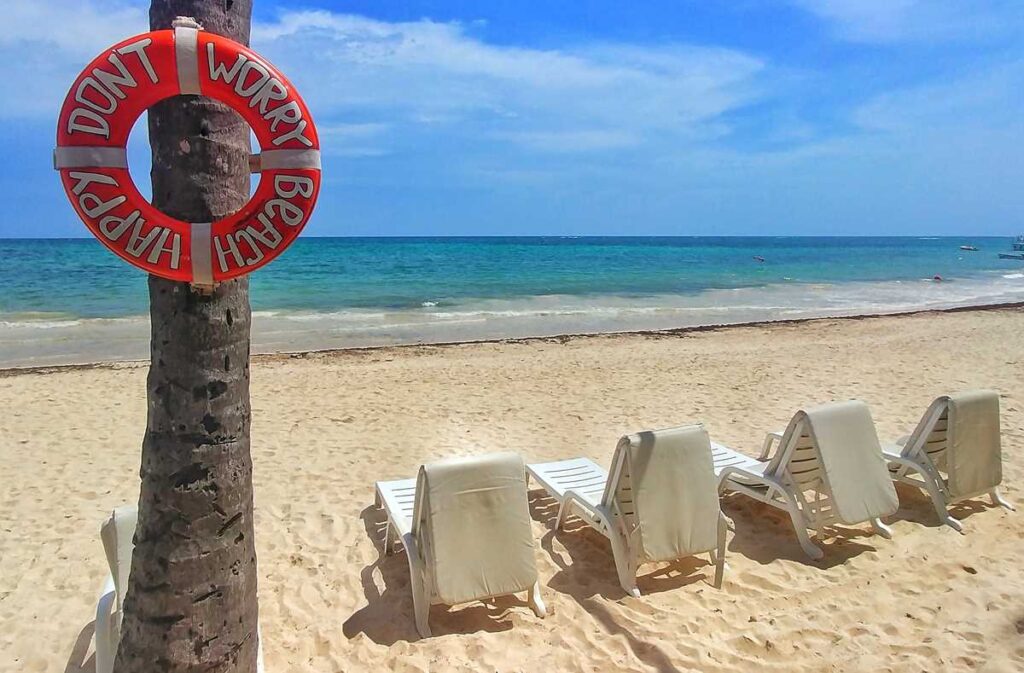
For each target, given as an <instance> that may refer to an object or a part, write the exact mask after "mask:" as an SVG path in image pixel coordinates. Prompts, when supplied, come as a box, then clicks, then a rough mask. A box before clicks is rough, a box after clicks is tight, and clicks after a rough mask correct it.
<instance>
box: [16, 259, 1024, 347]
mask: <svg viewBox="0 0 1024 673" xmlns="http://www.w3.org/2000/svg"><path fill="white" fill-rule="evenodd" d="M1021 279H1024V273H1010V274H999V273H992V274H988V275H985V276H982V277H976V278H966V279H957V280H956V281H955V282H943V283H936V282H933V281H932V280H931V279H927V280H921V281H885V282H852V283H814V284H811V283H796V282H784V283H779V284H775V285H766V286H761V287H741V288H728V289H718V290H706V291H704V292H699V293H695V294H688V295H667V294H663V295H645V296H626V295H600V296H578V295H543V296H532V297H522V298H511V299H476V300H466V301H461V302H456V301H453V300H445V301H444V304H445V310H437V304H439V303H441V302H442V298H439V299H437V300H436V301H434V300H432V301H429V302H423V304H422V305H421V306H416V307H411V308H403V309H379V308H377V309H345V310H331V311H324V312H317V311H309V310H301V311H295V310H287V309H274V310H261V311H254V312H253V350H254V352H263V353H266V352H274V351H300V350H319V349H333V348H346V347H366V346H383V345H394V344H410V343H432V342H450V341H474V340H481V339H500V338H521V337H530V336H551V335H557V334H577V333H596V332H629V331H641V330H660V329H671V328H681V327H696V326H701V325H712V324H732V323H746V322H760V321H772V320H791V319H794V318H813V317H826V316H850V315H862V314H872V313H899V312H904V311H913V310H919V309H935V308H953V307H957V306H972V305H985V304H1000V303H1011V302H1020V301H1024V282H1021ZM148 345H149V319H148V316H144V315H143V316H127V317H122V318H72V317H70V316H67V315H66V314H54V313H49V314H45V313H38V314H36V313H34V314H6V315H5V314H0V367H2V366H27V365H43V364H69V363H80V362H98V361H117V360H135V359H145V358H147V357H148V356H149V348H148Z"/></svg>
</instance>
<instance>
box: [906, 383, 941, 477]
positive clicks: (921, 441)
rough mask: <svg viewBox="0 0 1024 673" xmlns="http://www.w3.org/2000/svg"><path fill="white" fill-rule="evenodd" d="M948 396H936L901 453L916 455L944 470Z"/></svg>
mask: <svg viewBox="0 0 1024 673" xmlns="http://www.w3.org/2000/svg"><path fill="white" fill-rule="evenodd" d="M948 428H949V397H948V396H945V395H943V396H942V397H937V398H936V399H935V400H934V401H933V402H932V403H931V405H930V406H929V407H928V410H927V411H926V412H924V416H922V417H921V420H920V422H918V424H917V427H916V428H914V431H913V432H912V433H910V437H908V438H907V441H906V442H905V443H904V444H903V451H902V453H903V455H905V456H917V457H918V458H922V459H924V460H926V461H928V462H929V463H930V464H931V465H932V466H933V467H935V468H936V469H939V470H942V471H943V472H945V470H946V447H947V446H948V440H949V431H948Z"/></svg>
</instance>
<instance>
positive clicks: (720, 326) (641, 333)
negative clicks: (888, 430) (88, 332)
mask: <svg viewBox="0 0 1024 673" xmlns="http://www.w3.org/2000/svg"><path fill="white" fill-rule="evenodd" d="M1020 310H1024V301H1021V302H1002V303H998V304H977V305H969V306H950V307H947V308H926V309H914V310H908V311H896V312H875V313H858V314H853V315H834V316H828V315H825V316H811V317H806V318H783V319H779V320H753V321H746V322H737V323H713V324H706V325H691V326H686V327H674V328H667V329H651V330H623V331H602V332H575V333H563V334H550V335H537V336H525V337H504V338H489V339H467V340H463V341H430V342H417V343H401V344H384V345H378V346H351V347H343V348H313V349H305V350H296V351H288V350H277V351H272V352H267V353H254V354H253V355H252V356H251V360H253V361H260V360H267V361H275V360H281V359H305V358H309V357H314V356H320V357H323V356H333V355H341V354H348V353H376V352H386V351H389V350H392V349H401V350H405V349H411V348H420V349H422V348H448V347H455V346H468V345H481V344H532V343H544V342H559V343H566V342H568V341H573V340H580V339H593V338H605V337H649V336H682V335H686V334H697V333H703V332H713V331H720V330H729V329H733V328H750V327H772V326H785V325H801V324H805V323H817V322H823V321H859V320H868V319H877V318H897V317H912V316H919V315H936V314H948V313H971V312H990V311H1020ZM147 364H148V361H147V360H145V359H133V360H100V361H94V362H75V363H67V364H56V365H28V366H13V367H0V379H4V378H12V377H17V376H22V375H28V374H57V373H61V372H68V371H89V370H97V369H133V368H138V367H142V366H145V365H147Z"/></svg>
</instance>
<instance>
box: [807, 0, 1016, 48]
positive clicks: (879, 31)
mask: <svg viewBox="0 0 1024 673" xmlns="http://www.w3.org/2000/svg"><path fill="white" fill-rule="evenodd" d="M790 1H791V2H793V3H794V4H796V5H798V6H800V7H802V8H804V9H806V10H808V11H810V12H812V13H814V14H815V15H817V16H819V17H820V18H822V19H823V20H825V21H826V22H828V23H829V24H831V25H832V27H833V29H834V30H835V31H836V33H837V34H838V36H839V37H841V38H843V39H846V40H850V41H854V42H871V43H887V42H940V41H948V40H969V41H973V40H986V39H991V38H993V37H1000V36H1006V35H1010V34H1014V33H1017V34H1019V33H1021V32H1022V26H1024V3H1022V2H1020V0H790Z"/></svg>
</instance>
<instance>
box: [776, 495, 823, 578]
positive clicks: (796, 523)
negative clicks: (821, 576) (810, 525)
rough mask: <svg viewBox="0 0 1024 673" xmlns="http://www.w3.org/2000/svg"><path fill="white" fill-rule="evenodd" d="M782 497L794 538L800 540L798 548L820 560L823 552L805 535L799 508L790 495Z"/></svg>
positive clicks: (815, 559)
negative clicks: (784, 500)
mask: <svg viewBox="0 0 1024 673" xmlns="http://www.w3.org/2000/svg"><path fill="white" fill-rule="evenodd" d="M784 497H785V499H786V511H787V512H789V518H790V519H791V520H792V521H793V530H794V531H796V539H797V540H798V541H799V542H800V548H801V549H803V550H804V553H805V554H807V555H808V556H810V557H811V560H813V561H820V560H821V559H823V558H824V557H825V552H823V551H822V550H821V549H820V548H818V547H817V546H815V545H814V543H812V542H811V538H810V537H809V536H808V535H807V526H806V524H805V523H804V517H803V514H801V513H800V509H799V508H798V507H797V506H796V502H795V501H794V500H793V498H792V496H790V495H789V494H788V493H785V494H784Z"/></svg>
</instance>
